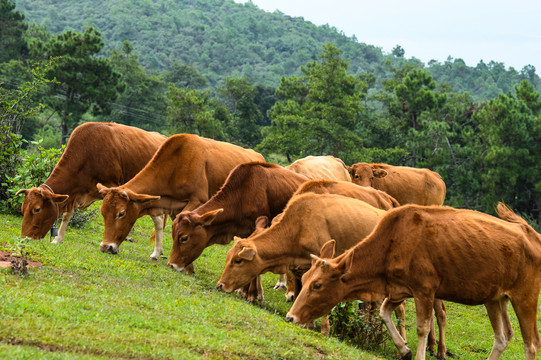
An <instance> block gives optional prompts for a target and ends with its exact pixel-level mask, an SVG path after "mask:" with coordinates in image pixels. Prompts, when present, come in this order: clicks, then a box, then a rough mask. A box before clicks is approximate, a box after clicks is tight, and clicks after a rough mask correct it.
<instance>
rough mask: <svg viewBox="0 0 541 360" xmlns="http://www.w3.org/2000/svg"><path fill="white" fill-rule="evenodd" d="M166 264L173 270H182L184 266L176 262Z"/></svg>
mask: <svg viewBox="0 0 541 360" xmlns="http://www.w3.org/2000/svg"><path fill="white" fill-rule="evenodd" d="M167 266H169V267H170V268H171V269H173V270H175V271H183V270H184V267H180V266H178V265H176V264H167Z"/></svg>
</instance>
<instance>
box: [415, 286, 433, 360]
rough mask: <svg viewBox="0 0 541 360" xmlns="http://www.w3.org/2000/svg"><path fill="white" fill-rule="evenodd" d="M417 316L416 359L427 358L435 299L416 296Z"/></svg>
mask: <svg viewBox="0 0 541 360" xmlns="http://www.w3.org/2000/svg"><path fill="white" fill-rule="evenodd" d="M414 301H415V313H416V317H417V353H416V354H415V360H425V357H426V345H427V340H428V334H429V333H430V324H431V322H432V321H434V300H433V298H430V297H429V296H414Z"/></svg>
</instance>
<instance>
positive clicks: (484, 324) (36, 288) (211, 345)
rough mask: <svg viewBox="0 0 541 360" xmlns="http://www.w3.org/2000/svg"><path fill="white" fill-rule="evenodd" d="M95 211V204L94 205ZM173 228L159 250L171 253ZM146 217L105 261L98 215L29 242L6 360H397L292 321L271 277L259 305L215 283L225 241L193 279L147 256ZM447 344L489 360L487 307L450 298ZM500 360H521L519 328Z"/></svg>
mask: <svg viewBox="0 0 541 360" xmlns="http://www.w3.org/2000/svg"><path fill="white" fill-rule="evenodd" d="M94 206H96V205H94ZM21 221H22V218H20V217H17V216H10V215H0V223H1V224H3V225H2V226H0V237H1V238H0V247H1V248H2V249H3V250H12V249H14V248H15V244H16V242H17V237H18V236H19V234H20V227H21ZM170 225H171V224H170V223H169V224H168V227H167V229H166V239H165V241H164V248H165V250H164V253H165V254H166V255H169V252H170V249H171V235H170ZM151 231H152V225H151V221H150V220H149V219H146V218H142V219H140V220H139V221H138V222H137V224H136V229H135V232H134V234H133V238H134V239H135V240H136V241H137V243H124V244H122V246H121V247H120V252H119V254H118V255H116V256H113V255H109V254H103V253H101V252H100V251H99V243H100V242H101V236H102V234H103V226H102V224H101V218H98V219H96V220H94V221H92V222H91V223H90V224H89V225H88V226H86V227H85V228H84V229H73V228H70V229H68V232H67V234H66V238H65V241H64V244H60V245H56V244H51V243H50V242H49V240H48V239H44V240H40V241H31V242H30V243H29V244H28V245H27V249H28V250H29V251H30V254H31V255H30V258H31V259H32V260H39V261H41V262H43V266H41V267H38V268H32V269H30V272H29V275H28V276H21V275H14V274H12V273H11V270H10V269H5V270H1V271H0V289H1V291H0V359H4V358H5V359H37V358H39V359H396V358H397V351H396V349H395V347H394V345H393V344H392V343H391V342H388V343H387V344H386V345H385V346H384V347H383V348H382V349H380V350H378V351H376V352H365V351H362V350H360V349H357V348H355V347H353V346H350V345H347V344H346V343H343V342H340V341H338V340H336V339H334V338H326V337H324V336H322V335H321V334H318V333H316V332H313V331H309V330H305V329H301V328H299V327H297V326H294V325H292V324H288V323H286V322H285V321H284V320H283V318H284V315H285V313H286V312H287V310H288V309H289V307H290V304H289V303H286V302H285V301H284V293H283V292H282V291H275V290H273V289H272V286H273V285H274V284H275V282H276V280H277V275H274V274H265V276H264V277H263V284H264V288H265V299H266V301H265V302H264V303H263V304H256V305H252V304H249V303H247V302H246V301H244V300H243V299H241V298H240V297H239V296H238V295H235V294H225V293H222V292H218V291H216V290H215V289H214V286H215V284H216V282H217V280H218V278H219V277H220V274H221V271H222V269H223V266H224V261H225V253H226V252H227V250H228V248H229V246H219V245H215V246H212V247H210V248H208V249H207V250H206V251H205V252H204V253H203V255H202V256H201V257H200V258H199V259H198V260H197V261H196V262H195V268H196V273H195V274H193V275H188V276H187V275H184V274H183V273H177V272H174V271H172V270H171V269H169V268H167V266H166V264H167V260H166V259H161V260H160V261H158V262H153V261H150V260H149V259H148V256H149V255H150V254H151V252H152V246H151V245H150V244H149V242H148V237H149V235H150V233H151ZM446 305H447V308H448V322H447V329H446V332H447V347H448V349H450V350H451V351H452V352H453V353H455V354H458V355H459V356H460V357H461V358H462V359H486V358H487V357H488V354H489V353H490V349H491V346H492V339H493V334H492V330H491V327H490V323H489V321H488V317H487V316H486V312H485V309H484V307H466V306H461V305H457V304H452V303H446ZM512 321H513V327H514V329H515V338H514V339H513V341H512V342H511V344H510V345H509V347H508V349H507V350H506V352H505V353H504V356H503V357H502V358H503V359H523V358H524V351H523V345H522V338H521V336H520V331H519V328H518V325H517V322H516V319H515V317H514V314H513V313H512ZM406 325H407V331H408V339H409V344H410V347H412V348H413V349H415V348H416V335H415V316H414V309H413V305H412V301H409V302H408V306H407V324H406Z"/></svg>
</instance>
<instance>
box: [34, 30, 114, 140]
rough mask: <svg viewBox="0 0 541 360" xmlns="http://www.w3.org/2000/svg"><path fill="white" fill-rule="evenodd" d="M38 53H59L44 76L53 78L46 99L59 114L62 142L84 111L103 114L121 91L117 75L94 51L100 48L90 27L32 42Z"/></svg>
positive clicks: (98, 36)
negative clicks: (56, 59)
mask: <svg viewBox="0 0 541 360" xmlns="http://www.w3.org/2000/svg"><path fill="white" fill-rule="evenodd" d="M36 46H37V48H36V51H39V52H40V53H41V54H42V56H44V57H46V58H48V57H59V60H58V61H57V62H56V63H55V64H54V65H53V66H52V67H51V69H50V70H49V72H48V74H47V76H48V78H49V79H56V80H57V83H55V84H54V85H53V86H51V94H50V95H51V96H50V97H48V99H47V103H48V104H49V106H51V107H52V108H53V109H54V110H55V111H56V112H57V113H58V114H59V116H60V118H61V133H62V144H65V143H66V139H67V137H68V133H69V131H70V130H71V129H73V128H74V127H75V126H76V125H77V124H78V122H79V120H80V119H81V116H82V115H83V114H85V113H86V112H88V111H91V113H92V114H93V115H99V114H107V113H109V112H110V111H111V103H112V102H113V101H114V100H115V99H116V98H117V96H118V94H119V93H120V92H122V91H123V89H124V85H123V84H122V83H121V79H120V75H119V74H118V73H117V72H115V71H114V70H113V67H112V66H111V64H110V62H109V60H108V59H106V58H103V57H97V56H96V55H97V54H98V53H99V52H100V50H101V49H102V48H103V42H102V40H101V35H100V33H99V32H98V31H96V30H94V29H93V28H92V27H90V28H88V29H86V30H85V32H84V33H77V32H73V31H66V32H64V33H62V34H59V35H57V36H54V37H52V38H51V39H49V40H48V41H47V42H45V43H38V44H36Z"/></svg>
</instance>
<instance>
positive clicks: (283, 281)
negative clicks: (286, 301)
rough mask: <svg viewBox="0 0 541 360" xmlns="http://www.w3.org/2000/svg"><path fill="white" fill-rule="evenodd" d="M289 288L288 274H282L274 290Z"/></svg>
mask: <svg viewBox="0 0 541 360" xmlns="http://www.w3.org/2000/svg"><path fill="white" fill-rule="evenodd" d="M285 289H287V279H286V274H280V277H279V278H278V282H277V283H276V285H274V290H285Z"/></svg>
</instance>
